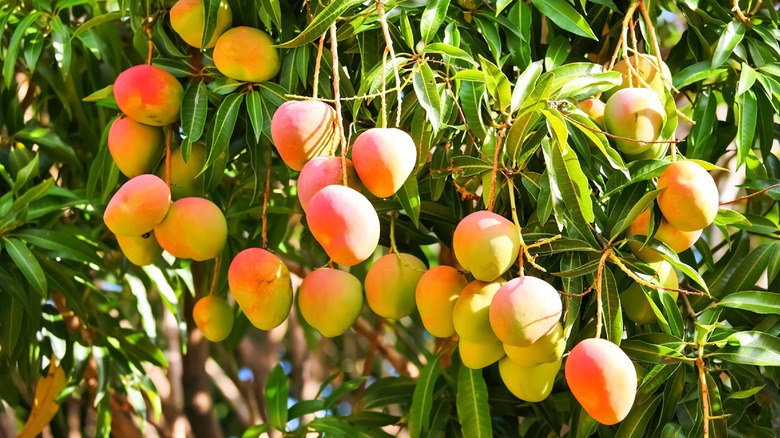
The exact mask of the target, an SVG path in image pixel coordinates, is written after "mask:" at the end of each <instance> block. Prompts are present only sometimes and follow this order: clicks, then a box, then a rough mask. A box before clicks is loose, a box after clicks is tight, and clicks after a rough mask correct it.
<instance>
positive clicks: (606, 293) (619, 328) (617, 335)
mask: <svg viewBox="0 0 780 438" xmlns="http://www.w3.org/2000/svg"><path fill="white" fill-rule="evenodd" d="M603 269H604V272H603V276H604V282H603V284H602V287H603V289H602V291H601V318H602V319H603V320H604V330H605V331H606V333H607V339H609V341H610V342H612V343H614V344H616V345H620V342H621V338H622V337H623V312H622V311H621V310H620V297H619V292H618V288H617V283H616V282H615V276H614V275H613V274H612V270H611V269H610V268H609V267H607V266H605V267H604V268H603Z"/></svg>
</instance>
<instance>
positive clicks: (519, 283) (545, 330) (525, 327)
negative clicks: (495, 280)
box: [490, 276, 562, 347]
mask: <svg viewBox="0 0 780 438" xmlns="http://www.w3.org/2000/svg"><path fill="white" fill-rule="evenodd" d="M561 311H562V306H561V297H560V296H559V295H558V291H557V290H555V288H554V287H552V286H550V283H547V282H546V281H544V280H542V279H539V278H536V277H531V276H525V277H518V278H515V279H513V280H510V281H509V282H507V283H505V284H504V285H503V286H501V288H500V289H499V290H498V292H496V295H495V296H494V297H493V300H492V301H491V303H490V326H491V327H492V328H493V333H495V334H496V336H497V337H498V339H500V340H501V342H503V343H504V344H507V345H512V346H515V347H528V346H530V345H531V344H533V343H534V342H536V341H537V340H538V339H539V338H541V337H542V336H544V335H546V334H549V333H550V332H552V331H553V329H554V328H555V326H556V325H557V324H558V320H560V318H561Z"/></svg>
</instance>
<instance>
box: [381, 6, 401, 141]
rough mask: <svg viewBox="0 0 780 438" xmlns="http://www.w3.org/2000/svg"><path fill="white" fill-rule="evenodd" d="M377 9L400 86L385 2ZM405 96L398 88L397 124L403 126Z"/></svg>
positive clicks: (383, 73) (386, 45)
mask: <svg viewBox="0 0 780 438" xmlns="http://www.w3.org/2000/svg"><path fill="white" fill-rule="evenodd" d="M376 11H377V13H378V14H379V23H380V24H381V26H382V35H383V36H384V38H385V51H388V50H389V51H390V60H391V61H392V63H393V73H394V74H395V84H396V85H397V86H400V84H401V75H400V74H399V73H398V63H397V62H396V61H395V50H393V39H392V38H391V37H390V29H389V27H388V26H387V19H386V18H385V4H384V3H383V2H382V1H377V2H376ZM384 76H385V71H384V66H383V70H382V78H383V80H384ZM402 99H403V96H402V95H401V90H400V89H398V99H397V100H398V102H396V105H398V113H397V115H396V120H395V125H396V126H401V106H402V105H401V104H402Z"/></svg>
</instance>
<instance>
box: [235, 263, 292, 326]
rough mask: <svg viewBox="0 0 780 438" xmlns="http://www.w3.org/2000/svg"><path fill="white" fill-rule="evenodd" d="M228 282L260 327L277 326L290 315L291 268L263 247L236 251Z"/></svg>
mask: <svg viewBox="0 0 780 438" xmlns="http://www.w3.org/2000/svg"><path fill="white" fill-rule="evenodd" d="M228 285H229V286H230V292H231V293H232V294H233V297H234V298H235V299H236V303H238V306H239V307H240V308H241V310H242V311H243V312H244V314H245V315H246V317H247V318H248V319H249V321H250V322H251V323H252V325H254V326H255V327H257V328H259V329H260V330H271V329H272V328H274V327H278V326H279V325H280V324H281V323H283V322H284V320H285V319H287V315H289V314H290V309H291V308H292V301H293V292H292V280H291V279H290V271H289V270H288V269H287V266H286V265H285V264H284V263H283V262H282V261H281V260H280V259H279V257H277V256H275V255H273V254H272V253H270V252H268V251H266V250H264V249H261V248H249V249H245V250H243V251H241V252H240V253H238V254H236V256H235V257H234V258H233V261H232V262H231V263H230V269H228Z"/></svg>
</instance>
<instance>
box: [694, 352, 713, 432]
mask: <svg viewBox="0 0 780 438" xmlns="http://www.w3.org/2000/svg"><path fill="white" fill-rule="evenodd" d="M703 356H704V346H703V345H699V357H698V358H697V359H696V367H698V368H699V384H700V385H701V406H702V411H703V413H704V418H703V420H702V429H703V437H704V438H709V436H710V396H709V392H708V391H707V374H706V373H707V371H706V370H705V368H704V359H703Z"/></svg>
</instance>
